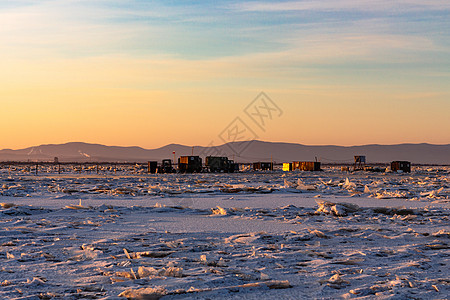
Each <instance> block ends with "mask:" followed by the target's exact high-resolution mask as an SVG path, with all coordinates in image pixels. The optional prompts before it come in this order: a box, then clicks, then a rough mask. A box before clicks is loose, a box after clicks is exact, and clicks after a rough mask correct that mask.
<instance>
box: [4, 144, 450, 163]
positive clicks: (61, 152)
mask: <svg viewBox="0 0 450 300" xmlns="http://www.w3.org/2000/svg"><path fill="white" fill-rule="evenodd" d="M173 152H175V155H176V157H179V156H182V155H191V154H192V153H193V154H194V155H200V156H202V157H205V156H207V155H212V156H228V157H229V158H230V159H234V160H235V161H236V162H255V161H270V160H271V159H273V161H274V162H290V161H314V160H315V159H316V158H317V160H319V161H321V162H323V163H351V162H353V156H354V155H365V156H366V158H367V162H368V163H387V162H390V161H393V160H407V161H411V162H412V163H415V164H450V144H448V145H431V144H399V145H364V146H351V147H344V146H307V145H301V144H293V143H273V142H263V141H247V142H233V143H227V144H224V145H220V146H216V147H201V146H194V147H191V146H184V145H177V144H170V145H166V146H164V147H161V148H157V149H144V148H141V147H117V146H105V145H99V144H87V143H78V142H77V143H66V144H58V145H41V146H36V147H30V148H25V149H20V150H11V149H4V150H0V161H53V160H54V158H55V157H58V159H59V161H61V162H89V161H92V162H100V161H103V162H105V161H108V162H146V161H150V160H158V161H159V160H162V159H165V158H172V159H173Z"/></svg>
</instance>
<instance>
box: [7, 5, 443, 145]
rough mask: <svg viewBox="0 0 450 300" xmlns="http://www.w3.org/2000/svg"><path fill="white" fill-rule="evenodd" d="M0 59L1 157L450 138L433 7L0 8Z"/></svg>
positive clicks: (439, 28) (437, 8)
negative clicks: (238, 141)
mask: <svg viewBox="0 0 450 300" xmlns="http://www.w3.org/2000/svg"><path fill="white" fill-rule="evenodd" d="M0 62H1V67H0V82H1V84H0V101H1V102H0V103H1V108H2V109H1V112H2V114H1V117H0V126H1V130H0V148H2V149H3V148H12V149H18V148H24V147H28V146H35V145H40V144H51V143H64V142H69V141H83V142H91V143H101V144H106V145H119V146H135V145H136V146H142V147H145V148H155V147H160V146H163V145H165V144H168V143H180V144H186V145H204V146H206V145H208V144H214V145H218V144H222V141H221V140H220V137H219V135H220V134H221V133H222V132H223V130H224V129H226V128H228V127H227V126H229V124H230V123H231V122H232V121H233V120H235V118H236V117H239V118H240V120H241V121H242V122H243V123H244V124H246V125H247V127H248V128H250V129H251V130H252V131H253V132H254V133H255V136H257V137H258V139H260V140H266V141H283V142H295V143H302V144H315V145H323V144H336V145H361V144H372V143H379V144H396V143H405V142H412V143H422V142H428V143H437V144H447V143H450V117H449V115H450V2H449V1H448V0H437V1H433V0H431V1H418V0H400V1H392V0H375V1H366V0H360V1H354V0H351V1H350V0H342V1H338V0H326V1H276V2H275V1H274V2H269V1H267V2H266V1H114V0H113V1H105V0H100V1H95V0H89V1H83V0H64V1H60V0H52V1H45V0H43V1H32V0H27V1H26V0H15V1H0ZM261 91H264V92H265V93H266V94H267V95H268V96H269V97H270V98H271V99H272V100H273V102H274V103H275V104H276V105H277V106H278V107H279V108H280V109H281V110H282V114H281V115H280V114H277V115H274V116H273V118H272V120H269V119H267V120H266V121H267V122H266V124H265V126H264V128H261V127H258V126H256V124H255V123H254V122H253V121H252V120H251V119H250V118H249V117H248V116H247V115H246V114H245V112H244V110H245V108H246V107H247V105H249V104H250V103H251V102H252V100H253V99H254V98H255V97H256V96H257V95H258V94H259V93H260V92H261Z"/></svg>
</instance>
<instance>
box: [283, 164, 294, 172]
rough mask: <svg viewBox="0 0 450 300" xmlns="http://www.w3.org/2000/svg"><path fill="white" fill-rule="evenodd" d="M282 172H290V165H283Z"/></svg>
mask: <svg viewBox="0 0 450 300" xmlns="http://www.w3.org/2000/svg"><path fill="white" fill-rule="evenodd" d="M283 171H285V172H289V171H292V163H283Z"/></svg>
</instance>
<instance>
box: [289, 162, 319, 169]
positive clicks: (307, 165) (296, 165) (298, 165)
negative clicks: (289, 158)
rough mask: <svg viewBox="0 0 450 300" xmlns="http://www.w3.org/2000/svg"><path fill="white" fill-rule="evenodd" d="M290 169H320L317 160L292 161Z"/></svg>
mask: <svg viewBox="0 0 450 300" xmlns="http://www.w3.org/2000/svg"><path fill="white" fill-rule="evenodd" d="M292 170H293V171H295V170H300V171H320V170H321V169H320V162H318V161H294V162H292Z"/></svg>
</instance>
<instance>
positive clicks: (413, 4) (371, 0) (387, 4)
mask: <svg viewBox="0 0 450 300" xmlns="http://www.w3.org/2000/svg"><path fill="white" fill-rule="evenodd" d="M231 8H234V9H236V10H240V11H247V12H283V11H284V12H286V11H307V10H311V11H345V10H347V11H387V12H389V11H392V10H400V11H403V12H405V11H416V10H443V9H445V10H448V9H450V3H449V2H448V1H445V0H437V1H418V0H400V1H390V0H360V1H353V0H338V1H336V0H321V1H311V0H308V1H279V2H267V1H254V2H240V3H236V4H233V5H232V6H231Z"/></svg>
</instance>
